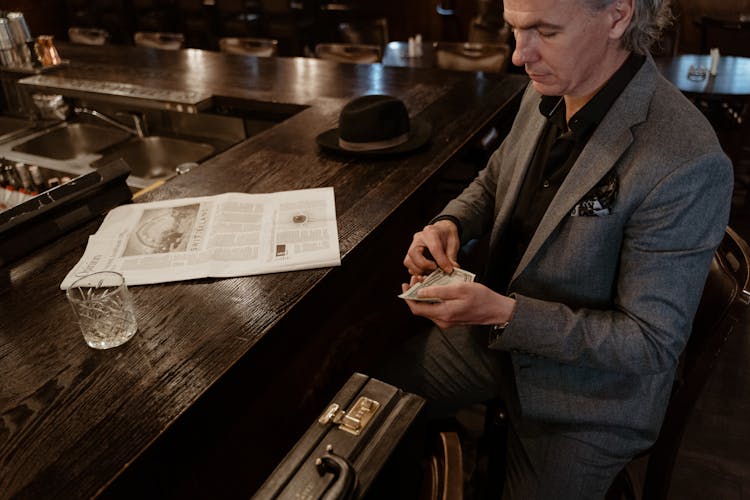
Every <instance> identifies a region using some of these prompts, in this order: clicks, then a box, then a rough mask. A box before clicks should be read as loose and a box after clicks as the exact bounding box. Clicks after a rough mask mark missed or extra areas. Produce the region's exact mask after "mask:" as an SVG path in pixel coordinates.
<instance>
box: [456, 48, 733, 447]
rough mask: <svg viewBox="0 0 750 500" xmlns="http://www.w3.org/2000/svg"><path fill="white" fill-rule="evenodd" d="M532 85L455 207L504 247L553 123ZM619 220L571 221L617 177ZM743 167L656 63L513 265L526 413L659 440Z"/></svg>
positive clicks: (503, 344) (513, 330)
mask: <svg viewBox="0 0 750 500" xmlns="http://www.w3.org/2000/svg"><path fill="white" fill-rule="evenodd" d="M539 99H540V95H539V94H538V93H537V92H535V91H534V90H533V89H532V88H531V87H529V89H527V91H526V93H525V95H524V98H523V101H522V104H521V107H520V110H519V112H518V115H517V117H516V120H515V123H514V126H513V129H512V131H511V132H510V134H509V135H508V137H507V138H506V140H505V141H504V143H503V144H502V146H501V147H500V148H499V149H498V150H497V151H496V152H495V153H494V155H493V156H492V158H491V159H490V161H489V163H488V165H487V167H486V168H485V169H484V170H483V171H482V172H480V174H479V176H478V177H477V178H476V179H475V180H474V182H473V183H472V184H471V185H470V186H469V187H468V188H467V189H466V190H465V191H464V192H463V193H462V194H461V195H460V196H459V197H458V198H457V199H455V200H453V201H451V202H450V203H449V204H448V205H447V206H446V208H445V210H444V212H443V214H447V215H452V216H454V217H457V218H458V219H459V220H460V222H461V227H462V235H461V238H462V240H463V241H468V240H469V239H472V238H476V237H479V236H480V235H482V234H484V233H485V232H486V231H491V238H490V245H494V244H496V242H498V241H499V238H500V235H501V234H502V232H503V230H504V229H505V227H506V225H507V224H508V220H509V217H510V215H511V213H512V211H513V206H514V205H515V203H516V199H517V197H518V193H519V190H520V188H521V184H522V181H523V177H524V174H525V172H526V170H527V168H528V166H529V162H530V160H531V157H532V155H533V153H534V149H535V147H536V143H537V140H538V138H539V135H540V133H541V131H542V129H543V126H544V121H545V119H544V117H543V116H542V115H541V114H540V113H539V110H538V104H539ZM610 172H613V173H614V175H616V177H617V179H618V183H619V187H618V190H617V193H616V198H615V200H614V203H613V205H612V206H611V213H610V214H608V215H602V216H573V215H571V212H572V210H573V209H574V207H575V206H576V205H577V204H578V203H579V202H581V201H582V200H583V199H584V198H585V197H586V195H587V193H589V191H590V190H592V188H595V187H596V186H597V184H598V183H600V182H602V180H603V178H605V176H607V174H608V173H610ZM732 185H733V182H732V166H731V163H730V162H729V160H728V158H727V157H726V156H725V155H724V153H723V152H722V150H721V148H720V146H719V144H718V141H717V139H716V135H715V134H714V132H713V130H712V129H711V127H710V125H709V123H708V122H707V121H706V120H705V119H704V117H703V116H702V115H701V114H700V112H699V111H698V110H697V109H696V108H695V107H694V106H693V105H692V104H691V103H690V102H689V101H687V100H686V99H685V98H684V97H683V96H682V95H681V94H680V92H679V91H678V90H677V89H675V88H674V87H673V86H672V85H671V84H670V83H669V82H667V81H666V80H665V79H663V78H662V77H661V75H660V74H659V72H658V70H657V68H656V66H655V65H654V62H653V60H652V59H651V58H648V60H647V61H646V62H645V63H644V65H643V67H642V68H641V69H640V70H639V72H638V73H637V74H636V76H635V77H634V78H633V80H632V81H631V82H630V84H629V85H628V86H627V87H626V88H625V90H624V91H623V93H622V94H621V95H620V97H619V98H618V99H617V101H616V102H615V103H614V105H613V106H612V108H611V109H610V111H609V113H608V114H607V115H606V117H605V118H604V120H603V121H602V123H601V124H600V125H599V126H598V127H597V129H596V131H595V132H594V134H593V136H592V137H591V139H590V140H589V142H588V144H587V145H586V147H585V148H584V150H583V151H582V153H581V154H580V156H579V158H578V160H577V161H576V163H575V164H574V165H573V167H572V168H571V170H570V173H569V174H568V176H567V178H566V179H565V181H564V183H563V185H562V186H561V187H560V189H559V191H558V193H557V195H556V196H555V198H554V199H553V200H552V203H551V204H550V206H549V209H548V210H547V212H546V214H545V216H544V217H543V219H542V222H541V223H540V225H539V227H538V228H537V231H536V233H535V234H534V236H533V238H532V240H531V243H530V244H529V247H528V249H527V251H526V253H525V254H524V255H523V257H522V259H521V262H520V264H519V266H518V268H517V269H516V270H515V273H514V275H513V279H512V281H511V285H510V289H511V291H512V292H513V296H514V298H515V299H516V300H517V306H516V311H515V315H514V317H513V320H512V322H511V325H510V326H509V327H508V328H507V329H506V330H505V333H504V334H503V336H502V337H501V338H500V339H499V340H497V341H496V342H495V343H493V344H492V345H491V346H490V347H491V348H494V349H503V350H509V351H510V352H511V357H512V361H513V369H514V373H515V378H516V387H517V390H518V396H519V402H520V406H521V408H520V409H521V412H522V414H523V415H525V416H526V417H528V418H531V419H537V420H541V421H546V422H557V423H564V424H582V425H586V426H599V425H605V426H617V427H624V428H627V429H633V430H635V431H636V432H637V433H638V434H640V435H642V436H643V437H644V438H646V439H649V440H652V439H654V438H655V437H656V435H657V433H658V430H659V427H660V425H661V421H662V419H663V415H664V411H665V409H666V404H667V402H668V398H669V395H670V390H671V387H672V383H673V379H674V374H675V369H676V366H677V363H678V358H679V356H680V353H681V352H682V350H683V348H684V346H685V343H686V342H687V338H688V336H689V334H690V329H691V323H692V318H693V316H694V314H695V310H696V308H697V306H698V302H699V300H700V296H701V293H702V290H703V285H704V283H705V278H706V275H707V272H708V269H709V266H710V261H711V258H712V255H713V252H714V250H715V249H716V247H717V245H718V244H719V242H720V241H721V238H722V236H723V234H724V230H725V227H726V224H727V221H728V217H729V205H730V200H731V192H732Z"/></svg>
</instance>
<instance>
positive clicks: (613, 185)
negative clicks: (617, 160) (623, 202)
mask: <svg viewBox="0 0 750 500" xmlns="http://www.w3.org/2000/svg"><path fill="white" fill-rule="evenodd" d="M617 187H618V182H617V175H615V173H614V172H611V173H610V174H608V175H607V176H606V177H605V178H604V179H602V181H601V182H600V183H599V184H597V185H596V186H594V187H593V189H591V191H589V192H588V193H586V196H584V197H583V199H581V201H580V202H578V203H577V204H576V206H575V207H573V210H571V212H570V215H571V217H601V216H603V215H609V214H610V213H612V205H613V204H614V202H615V197H616V196H617Z"/></svg>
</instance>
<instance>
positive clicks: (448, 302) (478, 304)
mask: <svg viewBox="0 0 750 500" xmlns="http://www.w3.org/2000/svg"><path fill="white" fill-rule="evenodd" d="M420 280H421V278H418V277H415V276H412V279H411V283H410V284H408V285H407V284H406V283H404V284H402V285H401V288H402V290H403V291H406V290H408V289H409V288H410V287H411V286H412V285H414V284H415V283H416V282H418V281H420ZM419 297H422V298H427V297H429V298H435V299H439V300H440V302H417V301H414V300H407V301H406V303H407V304H408V305H409V309H411V312H412V313H413V314H415V315H416V316H423V317H425V318H427V319H429V320H432V321H433V322H434V323H435V324H436V325H437V326H439V327H440V328H442V329H446V328H449V327H451V326H455V325H499V324H503V323H505V322H506V321H510V319H511V318H512V317H513V312H514V311H515V308H516V301H515V300H514V299H511V298H510V297H506V296H505V295H501V294H499V293H497V292H495V291H493V290H492V289H490V288H487V287H486V286H484V285H482V284H481V283H457V284H454V285H442V286H430V287H425V288H422V289H421V290H420V291H419Z"/></svg>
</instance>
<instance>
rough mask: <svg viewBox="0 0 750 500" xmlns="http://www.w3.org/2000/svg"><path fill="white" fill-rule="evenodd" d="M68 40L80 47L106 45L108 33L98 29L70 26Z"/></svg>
mask: <svg viewBox="0 0 750 500" xmlns="http://www.w3.org/2000/svg"><path fill="white" fill-rule="evenodd" d="M68 40H70V41H71V42H72V43H77V44H81V45H106V44H107V42H108V40H109V32H108V31H107V30H103V29H100V28H81V27H77V26H72V27H70V28H68Z"/></svg>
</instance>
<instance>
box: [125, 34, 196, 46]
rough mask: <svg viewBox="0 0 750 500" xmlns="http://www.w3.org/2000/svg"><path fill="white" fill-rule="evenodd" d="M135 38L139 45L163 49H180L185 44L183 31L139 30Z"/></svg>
mask: <svg viewBox="0 0 750 500" xmlns="http://www.w3.org/2000/svg"><path fill="white" fill-rule="evenodd" d="M133 40H134V41H135V44H136V45H138V46H141V47H151V48H154V49H162V50H179V49H181V48H182V47H183V45H184V44H185V36H184V35H183V34H182V33H161V32H154V31H138V32H136V33H135V35H134V36H133Z"/></svg>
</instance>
